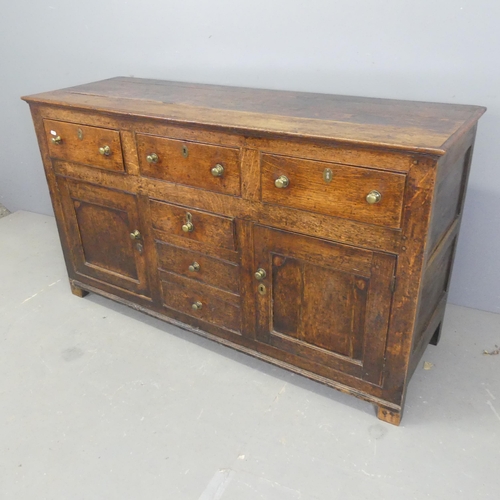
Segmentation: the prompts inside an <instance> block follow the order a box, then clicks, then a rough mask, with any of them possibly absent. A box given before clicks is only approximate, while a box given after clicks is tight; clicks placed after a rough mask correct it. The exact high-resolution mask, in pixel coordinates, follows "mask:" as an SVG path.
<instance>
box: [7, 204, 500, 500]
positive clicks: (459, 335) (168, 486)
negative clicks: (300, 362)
mask: <svg viewBox="0 0 500 500" xmlns="http://www.w3.org/2000/svg"><path fill="white" fill-rule="evenodd" d="M0 231H1V232H0V234H1V238H0V298H1V301H0V311H1V322H0V342H1V348H0V446H1V448H0V450H1V452H0V499H2V500H4V499H15V500H19V499H35V498H36V499H37V500H41V499H51V500H59V499H61V500H68V499H71V500H78V499H106V500H114V499H116V500H127V499H134V500H135V499H148V500H157V499H168V500H191V499H192V500H218V499H222V500H254V499H268V500H296V499H300V500H330V499H342V500H348V499H355V500H361V499H365V498H366V499H370V500H374V499H383V500H390V499H397V500H401V499H405V500H409V499H433V500H435V499H446V500H448V499H450V500H455V499H465V500H470V499H474V500H478V499H498V498H499V495H500V493H499V492H500V479H499V470H500V446H499V445H500V356H494V355H490V356H488V355H484V354H483V350H485V349H487V350H491V349H494V347H495V344H496V345H500V316H499V315H495V314H490V313H486V312H480V311H477V310H473V309H467V308H464V307H457V306H453V305H449V306H448V309H447V317H446V322H445V326H444V332H443V338H442V341H441V343H440V344H439V346H438V347H433V346H429V348H428V349H427V351H426V353H425V355H424V360H425V361H429V362H431V363H433V364H434V366H433V367H432V369H430V370H424V369H423V367H422V364H421V366H420V367H419V368H418V369H417V371H416V373H415V375H414V376H413V380H412V382H411V384H410V388H409V393H408V398H407V405H406V411H405V415H404V418H403V422H402V425H401V427H399V428H398V427H394V426H391V425H389V424H386V423H384V422H381V421H379V420H377V418H376V416H375V411H374V408H373V407H372V406H371V405H370V404H368V403H365V402H363V401H359V400H357V399H355V398H353V397H349V396H346V395H344V394H341V393H338V392H336V391H335V390H333V389H329V388H327V387H325V386H322V385H320V384H318V383H316V382H312V381H310V380H307V379H305V378H302V377H300V376H298V375H293V374H291V373H288V372H286V371H284V370H282V369H280V368H276V367H273V366H271V365H268V364H266V363H264V362H262V361H258V360H255V359H253V358H251V357H249V356H246V355H244V354H240V353H238V352H235V351H233V350H231V349H229V348H226V347H222V346H220V345H218V344H215V343H213V342H210V341H208V340H205V339H202V338H200V337H197V336H196V335H193V334H191V333H188V332H184V331H183V330H180V329H178V328H175V327H172V326H170V325H168V324H165V323H162V322H160V321H158V320H156V319H153V318H150V317H148V316H146V315H143V314H140V313H138V312H135V311H133V310H131V309H128V308H126V307H124V306H121V305H118V304H115V303H113V302H111V301H109V300H106V299H104V298H101V297H99V296H96V295H89V296H88V297H86V298H85V299H79V298H77V297H75V296H73V295H72V294H71V293H70V291H69V286H68V281H67V278H66V273H65V268H64V264H63V259H62V254H61V251H60V248H59V242H58V237H57V232H56V228H55V224H54V219H53V218H51V217H46V216H41V215H35V214H31V213H27V212H16V213H14V214H12V215H9V216H8V217H5V218H3V219H1V220H0Z"/></svg>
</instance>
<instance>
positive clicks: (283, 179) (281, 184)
mask: <svg viewBox="0 0 500 500" xmlns="http://www.w3.org/2000/svg"><path fill="white" fill-rule="evenodd" d="M288 184H290V181H289V180H288V177H287V176H286V175H280V176H279V177H278V178H277V179H276V180H275V181H274V185H275V186H276V187H277V188H279V189H284V188H286V187H288Z"/></svg>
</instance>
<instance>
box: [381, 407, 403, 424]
mask: <svg viewBox="0 0 500 500" xmlns="http://www.w3.org/2000/svg"><path fill="white" fill-rule="evenodd" d="M377 417H378V418H379V419H380V420H383V421H384V422H387V423H388V424H392V425H399V424H400V423H401V417H402V413H401V411H398V410H389V409H387V408H384V407H383V406H379V407H377Z"/></svg>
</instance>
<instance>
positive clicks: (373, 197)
mask: <svg viewBox="0 0 500 500" xmlns="http://www.w3.org/2000/svg"><path fill="white" fill-rule="evenodd" d="M381 199H382V195H381V194H380V193H379V192H378V191H370V192H369V193H368V194H367V195H366V202H367V203H369V204H370V205H373V204H374V203H378V202H379V201H380V200H381Z"/></svg>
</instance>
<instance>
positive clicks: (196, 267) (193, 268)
mask: <svg viewBox="0 0 500 500" xmlns="http://www.w3.org/2000/svg"><path fill="white" fill-rule="evenodd" d="M188 269H189V270H190V271H191V272H192V273H197V272H198V271H199V270H200V264H198V262H193V263H192V264H191V265H190V266H189V267H188Z"/></svg>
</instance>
